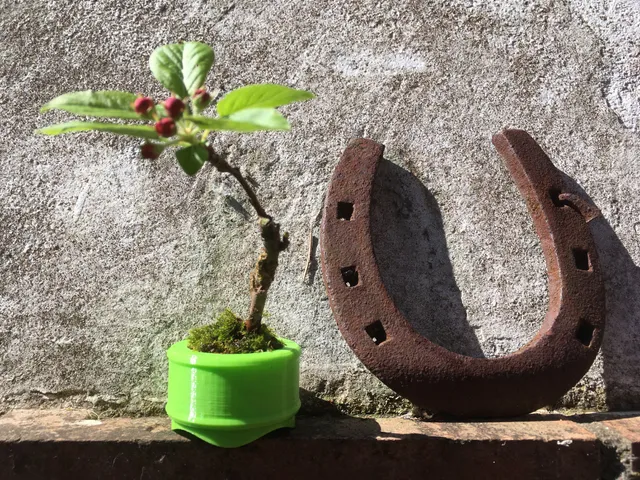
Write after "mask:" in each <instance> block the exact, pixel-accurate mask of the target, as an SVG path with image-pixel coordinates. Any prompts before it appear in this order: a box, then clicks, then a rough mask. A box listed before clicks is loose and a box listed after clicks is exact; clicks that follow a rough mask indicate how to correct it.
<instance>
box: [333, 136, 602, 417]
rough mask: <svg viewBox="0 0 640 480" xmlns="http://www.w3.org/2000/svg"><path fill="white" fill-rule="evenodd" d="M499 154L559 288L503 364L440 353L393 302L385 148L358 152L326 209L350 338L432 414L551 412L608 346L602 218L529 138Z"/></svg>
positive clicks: (336, 305) (338, 306)
mask: <svg viewBox="0 0 640 480" xmlns="http://www.w3.org/2000/svg"><path fill="white" fill-rule="evenodd" d="M493 144H494V145H495V147H496V149H497V151H498V152H499V153H500V155H501V156H502V157H503V158H504V160H505V162H506V165H507V167H508V169H509V172H510V174H511V177H512V178H513V180H514V182H515V183H516V186H517V187H518V189H519V190H520V193H521V194H522V196H523V197H524V198H525V200H526V202H527V206H528V209H529V212H530V214H531V217H532V218H533V223H534V226H535V230H536V233H537V235H538V237H539V238H540V241H541V244H542V250H543V252H544V256H545V260H546V266H547V275H548V284H549V308H548V311H547V314H546V316H545V319H544V321H543V323H542V327H541V328H540V330H539V331H538V333H537V334H536V335H535V337H534V338H533V339H532V340H531V341H530V342H529V343H528V344H527V345H525V346H524V347H522V348H521V349H520V350H518V351H517V352H515V353H512V354H509V355H506V356H504V357H500V358H472V357H468V356H464V355H460V354H457V353H453V352H451V351H449V350H447V349H445V348H443V347H441V346H439V345H436V344H435V343H433V342H431V341H429V340H428V339H427V338H425V337H423V336H422V335H420V334H419V333H417V332H416V331H415V330H414V329H413V328H412V327H411V325H410V324H409V322H408V321H407V320H406V319H405V318H404V316H403V315H402V313H400V311H399V310H398V309H397V307H396V306H395V304H394V302H393V300H392V298H391V297H390V295H389V293H388V292H387V290H386V288H385V286H384V284H383V282H382V279H381V276H380V272H379V269H378V265H377V264H376V258H375V254H374V249H373V245H372V241H371V222H370V204H371V193H372V187H373V182H374V178H375V175H376V170H377V167H378V164H379V162H380V160H381V158H382V154H383V151H384V146H383V145H380V144H378V143H375V142H373V141H372V140H368V139H356V140H353V141H352V142H351V143H350V144H349V146H348V147H347V148H346V150H345V152H344V153H343V155H342V158H341V159H340V162H339V164H338V166H337V167H336V169H335V172H334V174H333V177H332V179H331V183H330V186H329V191H328V194H327V198H326V201H325V207H324V215H323V221H322V233H321V259H322V270H323V277H324V281H325V285H326V287H327V291H328V294H329V301H330V305H331V309H332V310H333V313H334V316H335V319H336V322H337V324H338V327H339V329H340V332H341V333H342V335H343V337H344V338H345V340H346V341H347V343H348V344H349V346H350V347H351V349H352V350H353V351H354V352H355V354H356V355H357V357H358V358H359V359H360V360H361V361H362V362H363V363H364V365H365V366H366V367H367V368H368V369H369V370H370V371H371V372H372V373H373V374H374V375H376V376H377V377H378V378H379V379H380V380H382V382H384V383H385V384H386V385H388V386H389V387H390V388H391V389H393V390H394V391H396V392H397V393H398V394H400V395H402V396H404V397H406V398H407V399H409V400H410V401H411V402H412V403H414V404H415V405H417V406H419V407H422V408H424V409H426V410H428V411H431V412H442V413H448V414H452V415H457V416H473V417H504V416H515V415H521V414H525V413H529V412H532V411H534V410H536V409H538V408H540V407H543V406H546V405H550V404H552V403H554V402H555V401H557V400H558V399H559V398H560V397H561V396H562V395H563V394H564V393H565V392H567V391H568V390H569V389H570V388H571V387H572V386H573V385H575V384H576V383H577V382H578V381H579V380H580V378H581V377H582V376H583V375H584V374H585V373H586V371H587V370H588V369H589V367H590V366H591V364H592V363H593V360H594V359H595V357H596V354H597V352H598V349H599V348H600V344H601V342H602V337H603V333H604V322H605V298H604V285H603V281H602V277H601V274H600V266H599V263H598V256H597V252H596V248H595V245H594V242H593V239H592V237H591V234H590V231H589V228H588V225H587V223H588V222H589V221H591V220H592V219H593V218H595V217H597V216H599V215H600V212H599V211H598V209H597V208H595V207H594V206H593V205H592V204H591V203H589V202H588V201H587V200H586V199H585V198H584V196H583V194H582V193H581V192H579V191H577V190H576V188H575V187H573V186H572V185H571V184H570V182H567V181H566V180H565V178H564V177H563V174H562V172H560V171H559V170H558V169H556V168H555V167H554V165H553V164H552V163H551V160H549V157H547V155H546V154H545V153H544V151H543V150H542V148H540V146H539V145H538V144H537V143H536V142H535V140H534V139H533V138H531V136H529V134H528V133H527V132H525V131H522V130H504V131H502V132H500V133H498V134H496V135H494V137H493Z"/></svg>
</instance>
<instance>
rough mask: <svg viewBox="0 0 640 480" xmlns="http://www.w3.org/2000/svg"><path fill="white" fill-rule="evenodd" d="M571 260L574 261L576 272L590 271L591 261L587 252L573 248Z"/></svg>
mask: <svg viewBox="0 0 640 480" xmlns="http://www.w3.org/2000/svg"><path fill="white" fill-rule="evenodd" d="M573 258H574V260H575V261H576V268H577V269H578V270H586V271H589V270H591V259H590V258H589V252H588V251H587V250H583V249H581V248H574V249H573Z"/></svg>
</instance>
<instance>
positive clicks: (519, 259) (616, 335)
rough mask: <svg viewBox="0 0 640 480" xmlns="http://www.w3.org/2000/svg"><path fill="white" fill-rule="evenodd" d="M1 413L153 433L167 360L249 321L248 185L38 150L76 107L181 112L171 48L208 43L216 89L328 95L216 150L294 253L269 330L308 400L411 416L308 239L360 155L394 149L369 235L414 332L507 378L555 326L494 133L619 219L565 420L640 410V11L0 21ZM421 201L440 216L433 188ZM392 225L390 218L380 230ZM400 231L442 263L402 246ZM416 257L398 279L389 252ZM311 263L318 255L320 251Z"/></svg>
mask: <svg viewBox="0 0 640 480" xmlns="http://www.w3.org/2000/svg"><path fill="white" fill-rule="evenodd" d="M0 5H1V6H2V7H1V11H2V15H0V44H1V45H2V48H1V49H0V105H1V106H2V112H3V113H2V125H3V135H2V137H1V140H0V162H1V163H0V199H1V200H0V225H1V227H0V275H1V279H2V282H1V283H0V405H1V407H0V408H2V409H6V408H11V407H12V406H16V405H23V406H24V405H27V406H29V405H42V404H44V405H45V406H47V405H48V406H53V405H54V404H55V405H57V404H60V403H65V402H67V403H78V402H89V404H91V403H93V404H94V405H95V406H96V408H98V407H105V406H106V407H109V408H113V409H124V410H127V411H130V412H144V411H151V410H157V409H159V408H161V407H162V404H163V401H164V395H165V379H166V362H165V353H164V351H165V349H166V348H167V347H168V346H169V345H170V344H171V343H172V342H174V341H176V340H178V339H180V338H182V337H183V335H184V334H185V332H186V331H187V330H188V329H189V328H190V327H191V326H193V325H200V324H203V323H205V322H207V321H208V320H209V319H210V318H211V317H212V315H213V314H214V313H216V312H218V311H220V309H222V308H224V307H226V306H230V307H232V308H234V309H236V310H238V311H241V312H244V311H245V309H246V307H247V299H246V293H247V286H246V283H247V278H248V272H249V269H250V267H251V264H252V263H253V261H254V258H255V255H256V251H257V248H258V246H259V241H258V238H257V231H256V226H255V223H254V219H253V218H251V215H250V214H249V213H247V212H246V211H245V209H246V210H247V211H249V210H250V209H249V207H248V204H247V202H246V200H245V198H244V196H243V195H242V192H241V191H240V190H239V189H238V187H237V186H236V185H235V183H234V182H232V181H231V180H230V179H229V178H226V177H224V176H220V175H219V174H217V173H216V172H214V171H212V170H211V169H205V170H203V171H202V172H201V173H200V174H199V175H198V176H197V177H196V178H194V179H191V178H187V177H186V176H185V175H183V174H182V172H181V171H180V169H179V168H178V167H177V166H176V165H175V163H174V162H173V161H172V158H171V156H169V155H167V156H163V157H162V158H161V159H160V160H158V161H154V162H152V161H142V160H140V159H138V158H137V147H136V143H135V142H134V141H129V140H125V139H118V138H114V137H111V136H107V135H98V134H80V135H77V136H75V137H72V136H67V137H60V138H55V139H52V138H45V137H37V136H34V135H33V134H32V131H33V129H34V128H36V127H39V126H43V125H45V124H48V123H51V122H54V121H57V120H60V119H63V118H66V116H65V115H57V114H53V113H52V114H47V115H46V116H39V115H38V113H37V108H38V106H40V105H41V104H43V103H45V102H46V101H47V100H49V99H51V98H52V97H54V96H56V95H58V94H60V93H63V92H67V91H70V90H83V89H112V88H116V89H122V90H130V91H134V92H144V93H149V94H152V95H154V96H156V97H159V96H160V95H161V91H160V90H159V88H158V86H157V84H156V83H155V80H154V79H153V78H152V76H151V74H150V72H149V71H148V68H147V63H146V62H147V59H148V56H149V54H150V53H151V51H152V50H153V49H154V48H155V47H156V46H158V45H160V44H163V43H168V42H174V41H179V40H182V39H194V40H202V41H205V42H208V43H210V44H212V45H213V46H214V48H215V51H216V53H217V65H216V66H215V67H214V70H213V74H212V75H211V77H210V79H209V81H208V85H209V87H210V88H212V89H214V88H221V89H222V90H223V91H225V90H228V89H232V88H235V87H237V86H239V85H242V84H245V83H257V82H271V81H273V82H279V83H285V84H288V85H292V86H296V87H300V88H308V89H311V90H313V91H314V92H316V94H317V95H318V98H317V100H314V101H312V102H308V103H305V104H300V105H296V106H293V107H290V108H288V109H287V110H286V113H287V114H288V115H289V116H290V118H291V120H292V123H293V125H294V129H293V132H291V133H263V134H257V135H247V136H243V135H235V134H221V135H219V136H217V137H216V139H215V144H216V145H217V146H218V147H219V148H228V149H229V150H230V152H231V159H232V161H233V162H234V163H236V164H237V165H240V166H242V168H243V169H245V170H246V171H247V172H249V173H250V175H251V176H252V177H253V178H254V179H255V180H256V181H257V182H258V183H259V184H260V187H259V190H258V194H259V195H260V196H261V197H262V198H263V199H264V202H265V203H266V206H267V207H268V210H270V211H272V212H274V214H275V216H276V218H278V219H280V220H281V222H282V224H283V225H284V227H285V228H286V229H287V230H288V231H289V232H290V233H291V238H292V244H291V248H290V250H289V251H288V252H286V253H285V254H284V256H283V259H282V267H281V269H280V272H279V273H280V276H279V279H278V281H277V283H276V284H275V286H274V288H273V291H272V292H273V293H272V295H271V298H270V301H269V303H268V306H267V308H268V310H269V312H270V313H271V317H270V318H269V321H270V322H271V324H272V325H273V326H274V327H275V328H276V329H277V331H278V332H279V333H280V334H282V335H284V336H286V337H289V338H291V339H293V340H296V341H297V342H299V343H300V344H301V345H303V347H304V356H303V377H302V386H303V387H304V388H305V389H307V390H310V391H312V392H316V393H317V394H318V396H320V397H322V398H326V399H329V400H332V401H334V402H337V403H341V404H345V405H347V406H348V407H350V408H352V409H354V410H360V411H389V410H392V409H394V408H396V407H397V406H398V405H400V403H399V400H398V399H397V398H395V397H394V396H393V395H391V394H390V392H389V391H388V390H386V389H385V388H384V386H383V385H381V384H380V383H379V382H378V381H377V380H375V378H373V377H372V376H371V375H370V374H369V373H368V372H367V371H366V370H365V369H364V367H363V366H362V365H361V364H360V363H359V362H358V360H357V359H356V358H355V357H354V355H353V354H352V353H351V352H350V350H349V348H348V347H347V346H346V344H345V343H344V341H343V340H342V338H341V337H340V334H339V332H338V330H337V328H336V325H335V323H334V321H333V319H332V316H331V312H330V310H329V306H328V302H327V296H326V293H325V289H324V285H323V283H322V279H321V275H320V272H319V271H318V267H317V264H316V263H315V262H314V263H313V264H312V268H311V273H310V275H309V276H308V277H307V279H306V280H305V281H304V282H303V281H302V273H303V269H304V266H305V261H306V254H307V238H308V234H309V223H310V221H312V219H313V221H314V235H315V236H316V237H317V236H318V225H319V217H318V213H319V211H320V208H321V205H322V201H323V195H324V192H325V189H326V187H327V182H328V179H329V177H330V174H331V172H332V170H333V168H334V166H335V165H336V163H337V161H338V158H339V156H340V153H341V152H342V149H343V148H344V146H345V145H346V143H347V141H348V140H349V138H351V137H354V136H366V137H369V138H372V139H374V140H376V141H378V142H381V143H384V144H386V146H387V150H386V158H387V159H388V160H390V162H392V163H393V164H395V166H392V165H387V167H385V168H386V175H383V176H381V177H380V178H378V188H379V192H380V198H379V202H391V204H392V205H393V207H394V208H396V209H397V210H396V211H397V216H395V217H394V216H393V215H392V216H391V217H389V215H388V214H386V215H387V216H386V217H385V214H382V213H380V214H378V213H374V220H375V221H377V222H378V224H379V225H380V228H379V231H378V232H377V238H376V244H377V249H378V251H379V252H381V262H382V263H383V271H385V272H386V273H385V274H386V275H387V276H388V279H389V287H390V289H391V290H392V292H393V294H394V296H395V297H396V299H397V301H398V304H399V305H400V306H401V308H403V309H404V310H405V311H406V312H407V314H408V315H409V317H410V318H411V319H412V322H414V324H415V325H416V327H417V328H418V329H419V330H420V331H421V332H423V333H425V334H426V335H428V336H430V337H431V338H433V339H434V340H436V341H438V342H440V343H441V344H443V345H445V346H448V347H449V348H451V349H454V350H456V351H459V352H462V353H467V354H469V355H476V356H480V355H485V356H488V357H493V356H499V355H503V354H505V353H508V352H513V351H515V350H517V349H518V348H519V347H520V346H522V345H524V344H525V343H526V342H527V341H528V339H530V338H531V337H532V336H533V335H534V333H535V331H536V330H537V328H538V327H539V326H540V324H541V321H542V318H543V317H544V314H545V312H546V306H547V293H546V278H545V265H544V260H543V257H542V253H541V249H540V245H539V242H538V240H537V237H536V236H535V234H534V232H533V228H532V224H531V220H530V218H529V216H528V214H527V211H526V208H525V205H524V202H523V200H522V199H521V198H520V197H519V195H518V192H517V190H516V189H515V187H514V186H513V185H512V183H511V181H510V179H509V177H508V175H507V171H506V169H505V167H504V165H503V164H502V161H501V159H500V157H499V156H498V155H497V154H496V153H495V151H494V149H493V148H492V146H491V144H490V137H491V135H492V134H493V133H494V132H496V131H498V130H499V129H501V128H503V127H505V126H511V127H519V128H524V129H526V130H528V131H529V132H530V133H531V134H532V135H533V136H534V137H535V138H536V139H537V140H538V141H539V143H540V144H541V145H542V146H543V148H545V149H546V151H547V152H548V153H549V155H550V156H551V158H552V159H553V160H554V162H555V163H556V165H557V166H558V167H559V168H560V169H562V170H563V171H564V172H565V173H566V174H567V175H569V176H570V177H572V178H573V179H574V180H575V181H576V182H577V183H579V184H580V185H581V186H582V187H583V188H584V189H585V191H586V192H587V193H588V194H589V195H590V196H591V198H592V199H593V200H594V201H595V203H596V204H597V205H598V206H599V207H600V208H601V209H602V211H603V214H604V219H603V220H600V221H596V222H593V223H592V229H593V232H594V235H595V237H596V240H597V243H598V247H599V252H600V256H601V261H602V266H603V269H604V273H605V277H606V286H607V302H608V322H609V324H608V327H607V333H606V338H605V342H604V345H603V348H602V353H601V355H600V357H599V359H598V361H597V362H596V364H595V365H594V367H593V368H592V370H591V372H590V373H589V374H588V375H587V376H586V377H585V379H584V380H583V381H582V382H581V383H580V384H579V386H578V387H576V388H575V389H574V390H573V391H572V392H571V393H570V394H569V395H568V396H567V397H566V398H565V399H564V405H565V406H577V407H584V408H606V407H607V406H608V407H610V408H638V407H640V270H639V268H638V267H637V264H638V263H639V262H640V213H639V212H640V130H639V128H640V127H639V118H640V102H639V95H640V44H639V43H638V41H637V40H638V38H640V4H638V3H637V2H636V1H635V0H618V1H617V2H606V1H604V0H575V1H555V0H548V1H525V0H520V1H514V2H502V1H498V0H490V1H489V0H487V1H479V0H456V1H451V2H440V1H435V0H431V1H424V0H420V1H407V2H397V1H387V0H382V1H380V0H358V1H351V2H349V1H346V2H345V1H343V0H335V1H334V0H317V1H313V2H308V1H304V0H279V1H274V2H264V1H258V0H250V1H243V0H237V1H235V2H234V3H229V2H228V1H225V2H217V1H212V2H205V1H168V0H157V1H155V2H142V1H137V0H136V1H131V2H118V1H115V0H113V1H98V2H77V1H67V0H64V1H52V0H51V1H48V2H47V1H35V2H34V1H30V2H23V1H18V2H15V1H8V0H2V1H1V2H0ZM420 183H421V184H422V185H424V186H425V187H426V189H427V190H428V192H427V193H425V192H424V191H423V189H422V188H421V187H420ZM376 219H377V220H376ZM394 228H412V229H416V230H415V231H416V232H422V231H424V230H425V229H426V230H427V231H428V232H429V239H430V241H428V242H426V241H425V240H424V238H417V237H416V243H415V245H396V244H394V241H393V238H394V237H393V229H394ZM391 251H399V252H400V255H399V257H400V260H399V263H398V264H395V265H393V264H389V262H386V263H385V259H384V256H383V255H382V254H384V252H391ZM315 254H316V255H317V254H318V251H317V249H316V250H315Z"/></svg>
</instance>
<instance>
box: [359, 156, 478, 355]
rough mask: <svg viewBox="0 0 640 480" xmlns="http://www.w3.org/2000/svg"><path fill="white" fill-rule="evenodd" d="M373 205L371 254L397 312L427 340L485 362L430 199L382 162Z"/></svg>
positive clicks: (401, 171)
mask: <svg viewBox="0 0 640 480" xmlns="http://www.w3.org/2000/svg"><path fill="white" fill-rule="evenodd" d="M371 202H372V206H371V232H372V242H373V249H374V253H375V257H376V261H377V263H378V267H379V269H380V275H381V277H382V281H383V282H384V284H385V286H386V287H387V290H388V292H389V294H390V295H391V298H393V301H394V302H395V305H396V307H397V308H398V310H400V312H401V313H402V314H403V315H404V316H405V318H406V319H407V320H408V321H409V323H410V324H411V326H412V327H413V328H414V329H415V330H416V331H417V332H418V333H420V334H421V335H423V336H424V337H426V338H428V339H429V340H430V341H432V342H434V343H437V344H438V345H440V346H442V347H444V348H446V349H448V350H450V351H452V352H456V353H459V354H462V355H467V356H470V357H479V358H482V357H484V354H483V352H482V348H481V347H480V343H479V342H478V338H477V337H476V334H475V332H474V330H473V329H472V328H471V326H470V325H469V323H468V322H467V312H466V310H465V308H464V306H463V305H462V299H461V295H460V290H459V289H458V286H457V285H456V282H455V278H454V276H453V268H452V267H451V261H450V259H449V252H448V249H447V241H446V238H445V234H444V228H443V224H442V215H441V213H440V209H439V207H438V203H437V202H436V200H435V198H434V197H433V195H432V194H431V193H430V192H429V191H428V190H427V189H426V188H425V187H424V185H423V184H422V182H420V180H419V179H418V178H416V177H415V176H414V175H413V174H412V173H410V172H408V171H407V170H405V169H403V168H402V167H399V166H398V165H395V164H394V163H392V162H390V161H388V160H382V161H381V162H380V165H379V167H378V171H377V173H376V177H375V181H374V185H373V193H372V196H371Z"/></svg>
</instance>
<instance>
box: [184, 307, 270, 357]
mask: <svg viewBox="0 0 640 480" xmlns="http://www.w3.org/2000/svg"><path fill="white" fill-rule="evenodd" d="M187 340H188V342H189V343H188V346H189V348H190V349H191V350H195V351H197V352H206V353H256V352H270V351H272V350H277V349H279V348H282V347H283V344H282V342H280V340H278V339H277V337H276V336H275V335H274V334H273V332H272V331H271V330H270V329H269V328H268V327H267V326H266V325H261V326H260V329H259V330H258V331H256V332H247V330H246V329H245V327H244V323H243V321H242V320H241V319H239V318H238V317H237V316H236V315H235V314H234V313H233V312H232V311H231V310H229V309H227V310H225V311H224V312H222V313H221V314H220V316H219V317H218V319H217V321H216V322H215V323H213V324H210V325H204V326H202V327H197V328H194V329H192V330H191V331H190V332H189V336H188V337H187Z"/></svg>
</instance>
